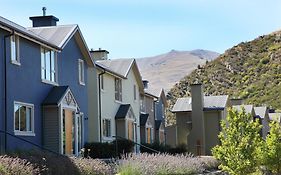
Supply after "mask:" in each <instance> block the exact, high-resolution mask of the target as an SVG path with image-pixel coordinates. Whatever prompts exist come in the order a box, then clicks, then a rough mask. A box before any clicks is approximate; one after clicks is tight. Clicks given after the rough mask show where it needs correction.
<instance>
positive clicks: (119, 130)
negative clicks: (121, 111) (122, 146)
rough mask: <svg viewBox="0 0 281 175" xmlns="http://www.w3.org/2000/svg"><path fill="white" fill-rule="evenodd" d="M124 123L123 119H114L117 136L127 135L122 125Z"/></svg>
mask: <svg viewBox="0 0 281 175" xmlns="http://www.w3.org/2000/svg"><path fill="white" fill-rule="evenodd" d="M124 125H126V121H125V120H116V126H117V134H116V135H118V136H121V137H125V138H126V137H127V132H126V130H125V129H126V128H125V127H124Z"/></svg>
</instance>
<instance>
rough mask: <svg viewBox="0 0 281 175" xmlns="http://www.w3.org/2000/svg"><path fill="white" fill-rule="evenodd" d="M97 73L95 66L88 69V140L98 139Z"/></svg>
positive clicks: (96, 140) (94, 140)
mask: <svg viewBox="0 0 281 175" xmlns="http://www.w3.org/2000/svg"><path fill="white" fill-rule="evenodd" d="M98 93H99V91H98V74H97V69H96V68H89V69H88V110H89V114H88V115H89V140H88V141H89V142H98V141H99V140H100V120H99V107H98V103H99V102H98V100H99V99H98V97H99V95H98Z"/></svg>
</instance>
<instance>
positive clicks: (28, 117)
mask: <svg viewBox="0 0 281 175" xmlns="http://www.w3.org/2000/svg"><path fill="white" fill-rule="evenodd" d="M33 116H34V106H33V105H32V104H26V103H19V102H15V103H14V122H15V123H14V124H15V125H14V131H15V134H16V135H34V117H33Z"/></svg>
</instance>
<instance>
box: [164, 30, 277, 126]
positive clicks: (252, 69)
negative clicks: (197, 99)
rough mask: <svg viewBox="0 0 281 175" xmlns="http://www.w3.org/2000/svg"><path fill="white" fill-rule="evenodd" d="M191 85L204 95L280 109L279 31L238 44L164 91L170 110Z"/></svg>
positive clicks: (188, 91) (185, 94)
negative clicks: (200, 86)
mask: <svg viewBox="0 0 281 175" xmlns="http://www.w3.org/2000/svg"><path fill="white" fill-rule="evenodd" d="M194 82H200V83H202V84H203V85H204V91H205V94H207V95H222V94H228V95H229V96H230V97H232V98H243V99H245V102H246V103H248V104H254V105H267V106H270V107H273V108H275V109H281V31H277V32H274V33H271V34H268V35H264V36H260V37H258V38H256V39H254V40H252V41H250V42H242V43H240V44H238V45H236V46H234V47H232V48H231V49H228V50H227V51H226V52H225V53H224V54H222V55H220V56H219V57H218V58H217V59H215V60H213V61H211V62H208V63H207V64H206V65H204V66H202V67H201V68H200V69H196V70H194V71H193V72H192V73H191V74H189V75H187V76H185V77H184V78H182V79H181V80H180V82H179V83H177V84H176V85H175V86H174V87H173V88H172V89H171V90H170V92H168V99H169V104H170V108H172V106H173V104H174V103H175V101H176V99H177V98H179V97H185V96H189V95H190V89H189V87H190V86H189V85H190V84H192V83H194ZM170 121H173V118H171V119H170Z"/></svg>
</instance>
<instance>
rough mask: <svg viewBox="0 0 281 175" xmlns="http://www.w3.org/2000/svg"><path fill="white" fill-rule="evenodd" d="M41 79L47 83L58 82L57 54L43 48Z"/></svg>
mask: <svg viewBox="0 0 281 175" xmlns="http://www.w3.org/2000/svg"><path fill="white" fill-rule="evenodd" d="M41 79H42V81H43V82H45V83H50V84H57V54H56V52H55V51H53V50H50V49H46V48H41Z"/></svg>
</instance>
